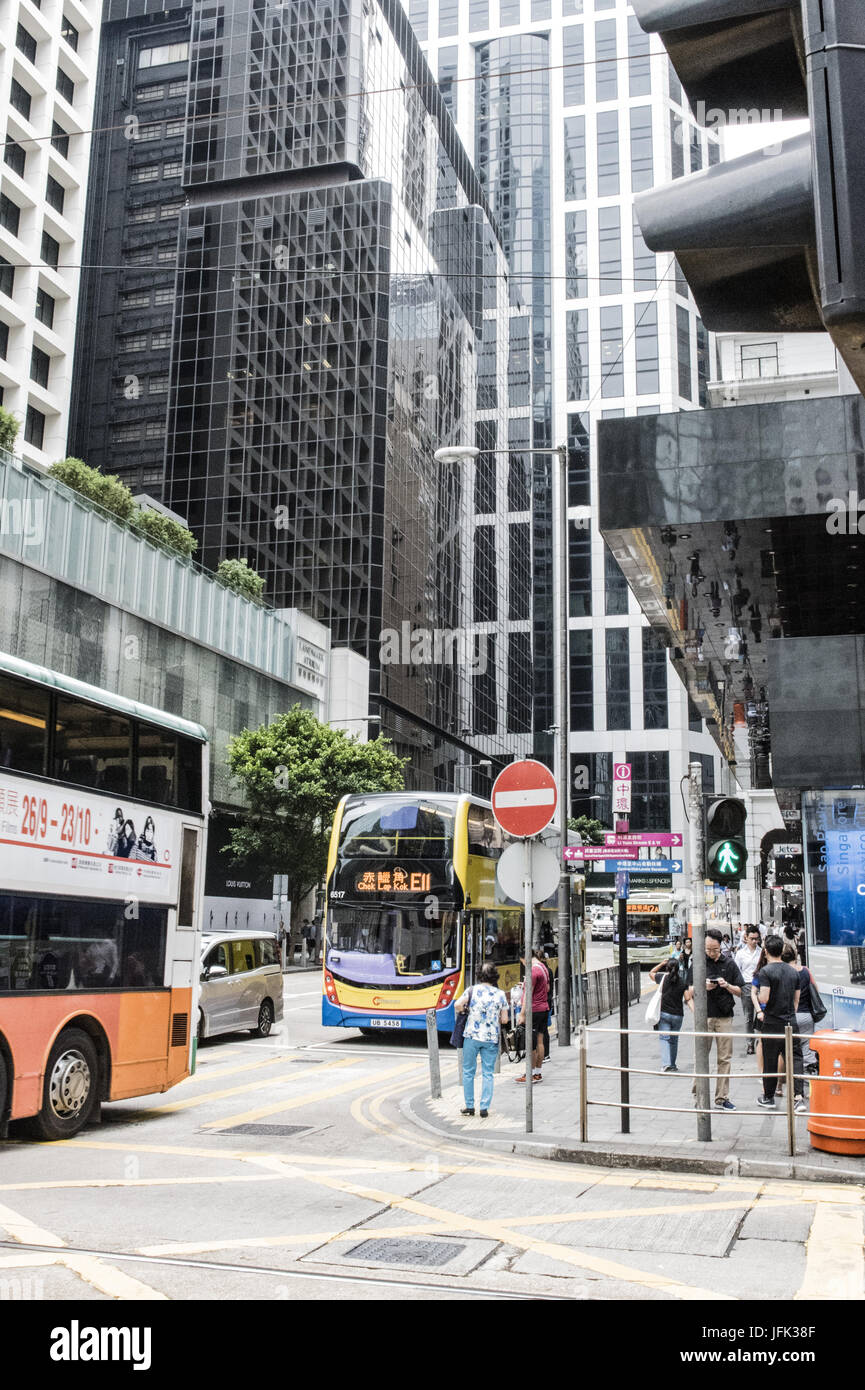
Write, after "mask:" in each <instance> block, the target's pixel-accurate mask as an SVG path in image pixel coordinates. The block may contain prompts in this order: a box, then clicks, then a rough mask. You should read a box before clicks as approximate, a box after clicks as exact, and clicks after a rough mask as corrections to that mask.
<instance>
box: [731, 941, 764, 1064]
mask: <svg viewBox="0 0 865 1390" xmlns="http://www.w3.org/2000/svg"><path fill="white" fill-rule="evenodd" d="M761 950H762V941H761V938H760V928H759V927H754V926H749V927H748V929H747V932H746V934H745V942H744V945H742V946H740V947H739V949H738V951H737V952H736V954H735V956H734V957H733V959H734V960H735V962H736V964H737V965H738V967H739V970H740V971H741V973H742V978H743V980H744V981H745V988H744V989H743V990H742V1008H743V1010H744V1013H745V1032H746V1033H753V1032H754V1001H753V999H752V998H751V980H752V979H753V976H754V971H755V970H756V969H757V963H758V961H759V959H760V952H761ZM753 1051H754V1039H753V1038H749V1039H748V1046H747V1047H746V1049H745V1054H746V1056H747V1055H750V1054H751V1053H753Z"/></svg>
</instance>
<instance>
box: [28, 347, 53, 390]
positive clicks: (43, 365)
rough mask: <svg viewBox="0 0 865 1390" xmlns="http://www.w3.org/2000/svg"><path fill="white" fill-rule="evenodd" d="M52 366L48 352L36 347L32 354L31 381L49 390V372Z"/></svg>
mask: <svg viewBox="0 0 865 1390" xmlns="http://www.w3.org/2000/svg"><path fill="white" fill-rule="evenodd" d="M50 366H51V358H50V357H49V356H48V353H47V352H43V351H42V349H41V348H38V347H35V348H33V350H32V352H31V353H30V380H31V381H35V382H36V385H37V386H44V387H45V388H46V390H47V388H48V371H49V368H50Z"/></svg>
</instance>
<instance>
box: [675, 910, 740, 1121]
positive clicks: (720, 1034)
mask: <svg viewBox="0 0 865 1390" xmlns="http://www.w3.org/2000/svg"><path fill="white" fill-rule="evenodd" d="M722 939H723V938H722V936H721V933H720V932H719V931H718V930H717V929H716V928H715V927H709V929H708V930H707V932H706V1007H707V1013H708V1022H707V1025H706V1026H707V1028H708V1030H709V1032H710V1033H711V1034H713V1038H712V1037H710V1038H709V1059H710V1060H709V1066H710V1068H711V1065H712V1064H711V1056H712V1042H713V1040H714V1043H715V1051H716V1059H717V1065H716V1070H717V1073H718V1075H717V1078H716V1080H715V1107H716V1109H718V1110H735V1109H736V1107H735V1105H734V1104H733V1102H732V1101H731V1100H730V1062H731V1061H732V1058H733V1010H734V1008H735V1006H736V996H737V995H741V993H742V987H743V985H744V983H745V981H744V979H743V978H742V972H741V970H740V969H739V967H738V965H737V964H736V962H735V960H733V958H732V956H724V955H722V953H721V941H722ZM685 983H686V986H687V988H686V990H685V1003H686V1004H687V1005H688V1006H689V1008H690V1009H691V1011H692V1012H693V1008H694V1005H693V1002H692V1001H693V998H694V971H693V967H691V968H690V969H689V970H688V974H687V977H686V981H685ZM691 1089H692V1093H693V1094H694V1095H695V1096H696V1094H697V1082H696V1078H695V1080H694V1085H693V1087H692V1088H691Z"/></svg>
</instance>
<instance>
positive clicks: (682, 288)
mask: <svg viewBox="0 0 865 1390" xmlns="http://www.w3.org/2000/svg"><path fill="white" fill-rule="evenodd" d="M673 270H674V274H675V277H676V294H678V295H681V297H682V299H688V297H689V295H690V293H691V292H690V290H689V288H688V282H687V280H686V279H685V272H684V271H683V270H682V267H681V266H680V265H679V262H678V260H674V261H673Z"/></svg>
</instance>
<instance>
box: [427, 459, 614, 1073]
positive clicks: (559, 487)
mask: <svg viewBox="0 0 865 1390" xmlns="http://www.w3.org/2000/svg"><path fill="white" fill-rule="evenodd" d="M481 452H482V451H481V450H480V449H478V448H476V447H475V446H474V445H471V444H454V445H449V446H446V447H444V448H441V449H437V450H436V452H435V460H436V462H437V463H462V462H464V461H466V460H469V459H476V458H477V457H478V455H479V454H480V453H481ZM483 452H484V453H491V454H508V455H510V454H546V455H552V457H553V458H555V460H556V466H555V478H554V488H553V493H554V496H555V498H556V512H557V518H556V519H557V522H558V531H559V563H558V565H557V566H556V567H555V580H556V584H555V588H556V603H555V609H556V619H555V621H554V628H555V637H556V642H555V651H556V658H557V661H558V680H557V682H556V721H557V733H558V748H557V753H558V756H557V758H556V761H557V763H558V783H559V813H560V815H561V829H562V850H564V847H565V845H566V844H567V841H568V808H569V805H570V796H569V793H570V775H569V768H568V714H569V708H568V655H569V654H568V618H569V613H568V590H569V574H568V549H569V547H568V449H567V445H566V444H559V445H557V446H556V447H555V448H549V449H538V448H525V449H522V448H514V449H485V450H483ZM587 516H588V509H587V508H582V509H581V519H586V518H587ZM570 892H571V889H570V880H569V878H568V872H567V869H566V868H565V865H564V860H563V861H562V872H561V876H560V878H559V893H558V951H557V954H558V962H559V968H558V981H559V1000H558V1011H559V1012H558V1017H559V1032H558V1041H559V1046H560V1047H570V1045H571V1027H570V1020H571V1000H570V993H571V988H570V985H571V903H570ZM527 965H528V963H527ZM563 1023H564V1028H563V1026H562V1025H563Z"/></svg>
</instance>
